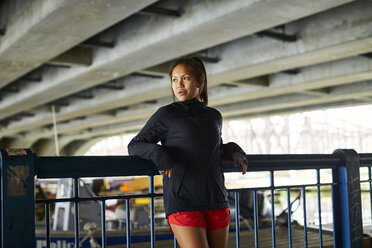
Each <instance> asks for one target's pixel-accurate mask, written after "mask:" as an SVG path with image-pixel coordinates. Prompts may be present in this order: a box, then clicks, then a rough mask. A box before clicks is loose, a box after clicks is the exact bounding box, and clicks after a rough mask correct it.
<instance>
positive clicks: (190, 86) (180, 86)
mask: <svg viewBox="0 0 372 248" xmlns="http://www.w3.org/2000/svg"><path fill="white" fill-rule="evenodd" d="M171 80H172V90H173V93H174V95H175V96H176V97H177V99H178V100H180V101H181V102H183V101H187V100H190V99H192V98H199V95H200V93H199V89H200V83H199V82H197V80H196V78H195V75H194V74H193V73H192V71H191V70H190V69H189V67H188V66H186V65H184V64H179V65H177V66H176V67H174V69H173V71H172V78H171Z"/></svg>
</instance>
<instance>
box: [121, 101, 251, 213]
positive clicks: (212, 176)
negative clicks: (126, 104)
mask: <svg viewBox="0 0 372 248" xmlns="http://www.w3.org/2000/svg"><path fill="white" fill-rule="evenodd" d="M221 128H222V116H221V114H220V112H218V111H217V110H216V109H213V108H210V107H206V106H205V104H204V103H203V102H200V101H198V100H197V99H191V100H188V101H184V102H175V103H172V104H169V105H167V106H164V107H161V108H160V109H158V111H156V112H155V114H154V115H153V116H152V117H151V118H150V119H149V121H148V122H147V123H146V125H145V126H144V127H143V128H142V130H141V131H140V132H139V133H138V135H137V136H136V137H134V138H133V139H132V141H131V142H130V143H129V145H128V151H129V154H130V155H137V156H140V157H142V158H144V159H149V160H151V161H152V162H154V163H155V165H156V166H157V167H158V169H159V170H160V171H163V170H166V169H169V168H173V172H172V176H171V178H167V177H165V178H164V179H163V191H164V207H165V213H166V215H167V216H168V215H169V214H171V213H174V212H180V211H203V210H212V209H219V208H225V207H228V200H227V191H226V188H225V185H224V175H223V172H222V169H221V158H222V159H229V160H231V159H232V154H233V153H234V152H241V153H242V154H244V155H245V153H244V151H243V150H242V149H241V148H240V147H239V146H238V145H237V144H235V143H232V142H230V143H227V144H223V143H222V139H221ZM159 141H160V142H161V145H159V144H157V143H158V142H159Z"/></svg>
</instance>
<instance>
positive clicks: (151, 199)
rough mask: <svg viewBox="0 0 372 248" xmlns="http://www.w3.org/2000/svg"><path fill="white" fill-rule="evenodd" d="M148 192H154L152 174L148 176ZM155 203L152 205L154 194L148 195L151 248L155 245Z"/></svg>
mask: <svg viewBox="0 0 372 248" xmlns="http://www.w3.org/2000/svg"><path fill="white" fill-rule="evenodd" d="M149 193H150V194H154V193H155V189H154V176H149ZM154 216H155V205H154V196H153V195H151V196H150V220H151V222H150V225H151V248H154V247H155V219H154Z"/></svg>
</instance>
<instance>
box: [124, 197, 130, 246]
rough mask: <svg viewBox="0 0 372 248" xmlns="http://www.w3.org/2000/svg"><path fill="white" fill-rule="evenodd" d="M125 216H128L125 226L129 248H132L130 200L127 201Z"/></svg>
mask: <svg viewBox="0 0 372 248" xmlns="http://www.w3.org/2000/svg"><path fill="white" fill-rule="evenodd" d="M125 207H126V208H125V209H126V212H125V215H126V220H125V225H126V230H125V232H126V236H127V247H126V248H130V241H131V234H130V204H129V199H125Z"/></svg>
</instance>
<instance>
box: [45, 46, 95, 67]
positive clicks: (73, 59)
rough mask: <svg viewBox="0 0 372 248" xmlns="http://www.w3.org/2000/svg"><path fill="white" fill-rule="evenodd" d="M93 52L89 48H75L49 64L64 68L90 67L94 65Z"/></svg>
mask: <svg viewBox="0 0 372 248" xmlns="http://www.w3.org/2000/svg"><path fill="white" fill-rule="evenodd" d="M92 56H93V51H92V48H89V47H74V48H72V49H70V50H68V51H67V52H64V53H63V54H61V55H58V56H57V57H56V58H53V59H51V60H49V61H48V62H47V63H48V64H52V65H62V66H88V65H91V64H92V60H93V58H92Z"/></svg>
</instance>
